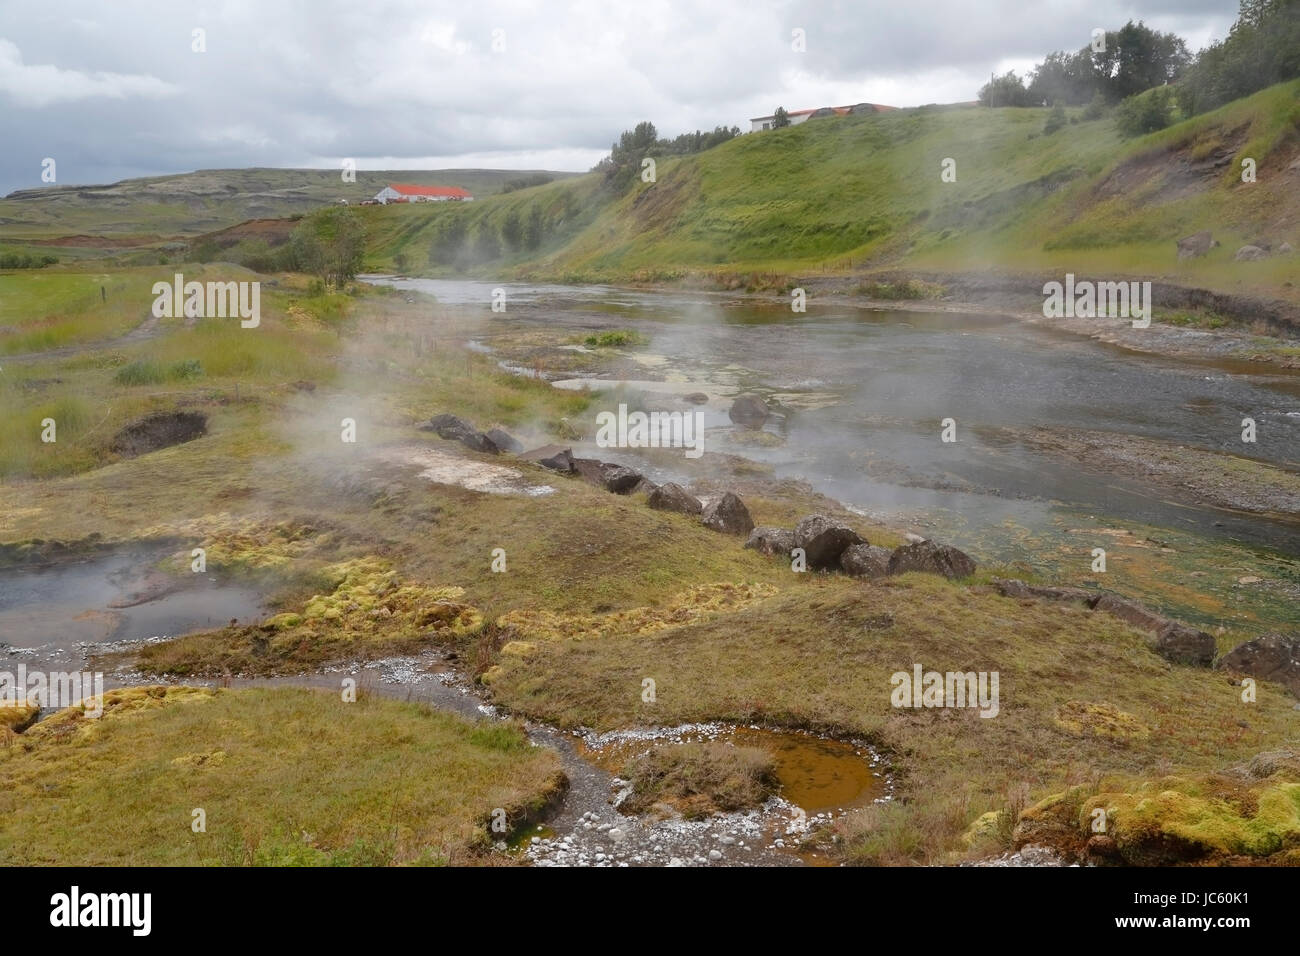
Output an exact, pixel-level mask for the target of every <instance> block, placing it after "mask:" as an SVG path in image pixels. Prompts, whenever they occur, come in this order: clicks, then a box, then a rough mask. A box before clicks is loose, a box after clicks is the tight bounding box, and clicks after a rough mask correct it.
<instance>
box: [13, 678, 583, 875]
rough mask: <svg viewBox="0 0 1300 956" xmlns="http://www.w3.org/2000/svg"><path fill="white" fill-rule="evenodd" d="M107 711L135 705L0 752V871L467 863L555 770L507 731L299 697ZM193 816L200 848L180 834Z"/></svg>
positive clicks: (173, 695)
mask: <svg viewBox="0 0 1300 956" xmlns="http://www.w3.org/2000/svg"><path fill="white" fill-rule="evenodd" d="M106 697H108V698H109V699H110V700H112V699H113V698H122V697H129V698H131V699H132V703H133V704H135V706H130V707H126V706H123V707H116V708H113V709H108V710H106V713H105V715H104V717H103V718H101V719H99V720H98V721H95V720H87V719H85V718H82V717H80V716H79V715H77V714H70V715H56V717H53V718H50V720H47V721H45V722H44V723H42V724H37V725H36V727H34V728H32V729H31V730H28V731H27V732H26V733H24V734H21V735H19V736H18V737H16V738H14V740H13V741H11V743H10V745H9V746H7V747H4V748H0V781H2V782H3V786H0V861H3V863H4V864H5V865H10V866H12V865H25V866H32V865H51V864H56V865H65V866H67V865H75V866H104V865H114V866H124V865H131V866H141V865H144V866H210V865H248V864H253V865H277V866H282V865H309V866H328V865H391V864H412V863H415V864H446V863H463V862H467V861H470V860H472V859H473V855H474V854H475V853H476V852H477V851H479V850H481V849H483V848H484V847H485V846H487V845H489V844H490V842H491V836H492V835H491V833H490V831H489V829H488V824H489V822H490V819H491V814H492V811H493V809H494V808H497V807H500V808H502V809H505V810H506V811H507V819H508V821H509V822H510V823H511V824H512V825H514V824H517V823H519V822H521V821H522V820H523V819H524V817H525V816H526V814H527V813H529V812H531V811H535V810H536V809H537V808H538V807H540V806H541V804H542V803H543V802H544V801H545V800H546V799H547V798H549V797H550V796H551V794H552V793H553V792H554V789H555V788H556V787H557V786H558V785H559V783H560V778H559V776H558V774H559V767H558V759H557V758H556V757H555V755H554V754H553V753H551V752H549V751H546V750H542V749H538V748H533V747H531V746H530V745H529V743H528V741H527V739H526V738H525V736H524V734H523V733H522V731H521V730H519V729H518V728H516V727H513V726H509V725H488V726H483V725H475V724H471V723H469V722H467V721H464V720H461V719H459V718H457V717H454V716H450V715H448V714H444V713H438V712H435V711H432V710H430V709H429V708H428V707H426V706H423V705H420V704H414V703H403V702H398V701H392V700H386V699H382V698H376V697H373V696H371V695H362V696H361V697H360V698H359V699H358V701H357V702H356V703H351V704H349V703H344V702H343V701H342V700H341V697H340V695H339V694H332V693H324V692H316V691H307V690H245V691H228V690H218V691H186V690H185V689H178V688H170V689H163V688H156V689H153V690H149V689H140V690H132V691H110V692H109V693H108V694H107V695H106ZM139 698H145V701H144V702H143V703H141V702H139ZM144 704H151V705H152V706H144ZM51 721H53V722H54V723H53V724H51ZM47 725H48V726H49V729H48V730H42V728H45V727H46V726H47ZM396 753H400V755H401V759H400V760H395V759H394V754H396ZM196 807H197V808H202V809H203V810H204V811H206V825H207V832H206V833H195V832H193V831H192V830H191V820H192V815H191V814H192V811H193V809H194V808H196Z"/></svg>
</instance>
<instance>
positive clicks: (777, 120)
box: [772, 106, 790, 129]
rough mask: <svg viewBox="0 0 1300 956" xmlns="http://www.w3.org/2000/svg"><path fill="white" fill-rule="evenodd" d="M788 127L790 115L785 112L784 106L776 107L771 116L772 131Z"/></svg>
mask: <svg viewBox="0 0 1300 956" xmlns="http://www.w3.org/2000/svg"><path fill="white" fill-rule="evenodd" d="M789 125H790V114H789V113H787V112H786V111H785V107H784V106H778V107H777V108H776V112H775V113H773V114H772V129H785V128H786V127H787V126H789Z"/></svg>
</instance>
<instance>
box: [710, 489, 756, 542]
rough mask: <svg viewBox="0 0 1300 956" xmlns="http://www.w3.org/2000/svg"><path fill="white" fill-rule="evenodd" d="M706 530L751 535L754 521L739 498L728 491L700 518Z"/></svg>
mask: <svg viewBox="0 0 1300 956" xmlns="http://www.w3.org/2000/svg"><path fill="white" fill-rule="evenodd" d="M700 520H701V521H703V522H704V526H705V527H706V528H712V529H713V530H714V531H721V532H723V533H725V534H749V532H751V531H753V530H754V519H753V518H751V517H750V516H749V509H748V508H746V507H745V503H744V502H743V501H741V500H740V498H739V496H737V495H734V494H732V493H731V492H730V491H728V492H727V493H726V494H724V495H723V496H722V497H721V498H719V499H718V500H717V501H714V502H713V503H712V504H710V505H709V506H708V507H707V508H705V509H704V512H703V514H702V515H701V518H700Z"/></svg>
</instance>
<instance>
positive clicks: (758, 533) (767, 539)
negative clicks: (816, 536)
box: [745, 526, 794, 557]
mask: <svg viewBox="0 0 1300 956" xmlns="http://www.w3.org/2000/svg"><path fill="white" fill-rule="evenodd" d="M745 547H747V548H752V549H754V550H755V551H758V552H759V553H760V554H768V555H771V554H779V555H781V556H782V557H789V556H790V552H791V551H793V550H794V532H793V531H787V530H786V529H785V528H771V527H766V526H764V527H761V528H755V529H754V530H753V531H751V532H750V533H749V540H747V541H746V542H745Z"/></svg>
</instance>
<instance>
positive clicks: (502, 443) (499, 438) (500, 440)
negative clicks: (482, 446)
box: [487, 428, 524, 455]
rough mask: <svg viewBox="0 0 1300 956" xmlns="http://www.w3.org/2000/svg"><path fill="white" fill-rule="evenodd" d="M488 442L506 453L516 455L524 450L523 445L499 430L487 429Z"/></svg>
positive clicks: (507, 433)
mask: <svg viewBox="0 0 1300 956" xmlns="http://www.w3.org/2000/svg"><path fill="white" fill-rule="evenodd" d="M487 437H488V441H490V442H492V444H494V445H496V446H497V448H499V449H501V450H502V451H508V452H510V454H512V455H516V454H518V453H519V452H521V451H523V450H524V446H523V444H522V443H521V442H520V441H519V439H517V438H515V437H514V436H513V435H511V434H510V433H509V432H506V431H502V430H501V429H500V428H489V429H488V432H487Z"/></svg>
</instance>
